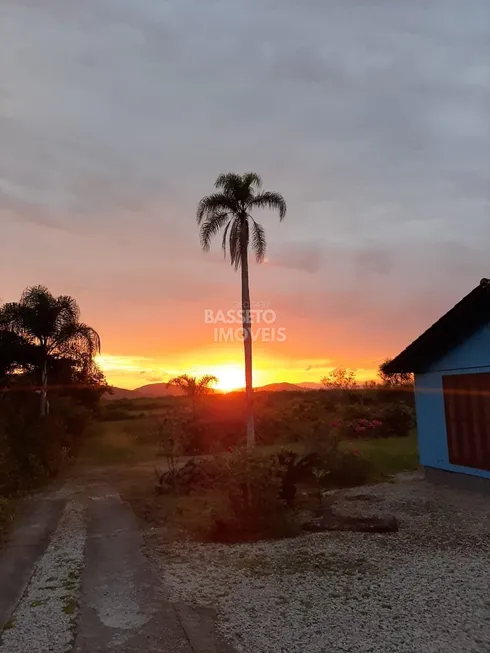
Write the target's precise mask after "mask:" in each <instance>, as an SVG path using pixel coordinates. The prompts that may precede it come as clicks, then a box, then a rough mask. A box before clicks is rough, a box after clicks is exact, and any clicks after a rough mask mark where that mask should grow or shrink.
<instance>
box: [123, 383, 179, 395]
mask: <svg viewBox="0 0 490 653" xmlns="http://www.w3.org/2000/svg"><path fill="white" fill-rule="evenodd" d="M134 392H136V393H138V396H140V397H181V396H182V395H183V394H184V392H183V390H182V388H179V387H178V386H176V385H169V386H167V384H166V383H148V384H147V385H142V386H141V387H140V388H136V390H134Z"/></svg>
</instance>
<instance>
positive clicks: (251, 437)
mask: <svg viewBox="0 0 490 653" xmlns="http://www.w3.org/2000/svg"><path fill="white" fill-rule="evenodd" d="M241 272H242V323H243V347H244V350H245V401H246V408H245V410H246V418H247V449H253V447H254V446H255V428H254V413H253V385H252V324H251V319H250V288H249V280H248V248H247V246H246V245H245V246H243V245H242V254H241Z"/></svg>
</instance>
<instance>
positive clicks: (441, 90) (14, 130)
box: [0, 0, 490, 388]
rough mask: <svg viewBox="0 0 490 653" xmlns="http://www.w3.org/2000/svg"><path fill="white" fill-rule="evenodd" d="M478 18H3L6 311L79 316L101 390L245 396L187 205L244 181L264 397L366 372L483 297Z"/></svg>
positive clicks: (12, 1)
mask: <svg viewBox="0 0 490 653" xmlns="http://www.w3.org/2000/svg"><path fill="white" fill-rule="evenodd" d="M489 108H490V5H489V3H488V0H467V1H466V2H463V0H412V1H408V0H362V1H361V0H335V1H334V0H301V1H300V0H84V1H83V2H80V0H43V1H42V2H41V1H40V0H2V1H1V2H0V143H1V147H0V225H1V228H0V243H1V255H0V299H1V300H2V301H11V300H15V299H18V298H19V295H20V293H21V291H22V290H23V288H24V287H26V286H28V285H33V284H45V285H47V286H48V287H49V288H50V289H51V290H52V292H53V293H55V294H71V295H73V296H74V297H76V298H77V300H78V301H79V303H80V305H81V309H82V318H83V320H84V321H86V322H88V323H89V324H91V325H92V326H93V327H95V328H96V329H97V330H98V331H99V333H100V335H101V337H102V345H103V352H102V356H101V358H100V363H101V365H102V367H103V369H104V370H105V372H106V374H107V377H108V379H109V381H110V382H111V383H113V384H115V385H118V386H122V387H129V388H134V387H137V386H139V385H143V384H145V383H150V382H156V381H165V380H168V379H169V378H170V377H171V376H174V375H176V374H179V373H182V372H187V373H196V374H201V373H214V374H216V375H217V376H219V377H220V380H221V387H232V386H236V385H242V384H243V381H242V376H243V372H242V365H243V353H242V345H241V343H240V342H235V343H224V342H215V341H214V327H215V325H213V324H207V323H205V319H204V315H205V310H206V309H207V310H212V311H218V310H223V311H227V310H229V309H236V308H238V306H237V302H238V301H239V300H240V278H239V275H238V274H237V273H236V272H235V271H234V270H233V268H232V267H231V266H230V265H229V263H227V262H224V261H223V256H222V253H221V251H220V239H219V238H218V239H217V241H216V244H215V247H214V249H213V250H212V252H210V253H208V254H205V253H203V252H202V251H201V250H200V245H199V238H198V231H197V226H196V222H195V208H196V204H197V202H198V201H199V199H200V198H201V196H202V195H204V194H207V193H209V192H211V191H212V189H213V182H214V180H215V178H216V176H217V174H219V173H221V172H226V171H237V172H244V171H247V170H254V171H256V172H258V173H260V174H261V175H262V177H263V178H264V184H265V186H266V188H269V189H271V190H276V191H279V192H281V193H282V194H283V195H284V197H285V198H286V200H287V203H288V214H287V217H286V219H285V221H284V222H283V223H282V224H279V221H278V218H277V215H274V214H272V213H271V214H269V213H267V212H264V213H263V214H260V215H258V216H257V217H258V218H259V221H260V222H261V223H262V224H263V225H264V227H265V228H266V233H267V238H268V252H267V257H268V261H267V262H266V263H264V264H262V265H256V264H255V263H254V264H253V265H252V266H251V299H252V302H255V303H256V304H260V305H261V306H263V307H267V308H268V309H269V310H271V311H274V314H275V318H276V320H275V322H274V324H272V325H270V326H271V327H275V328H276V329H277V328H279V327H281V328H283V329H284V330H285V334H286V339H285V341H284V342H264V341H261V340H260V338H259V339H258V341H257V342H256V345H255V353H254V356H255V383H256V384H259V385H260V384H264V383H270V382H276V381H291V382H294V381H318V380H319V379H320V377H321V376H322V375H324V374H325V373H327V372H328V371H329V370H330V369H332V368H333V367H336V366H343V367H346V366H347V367H353V368H356V369H358V374H359V377H360V378H367V377H369V376H372V375H374V373H375V372H374V370H375V369H376V367H377V365H378V363H379V362H380V361H381V360H382V359H384V358H385V357H387V356H390V355H394V354H396V353H398V350H399V349H400V348H402V347H404V346H405V345H406V344H408V342H409V341H410V340H412V339H413V338H414V337H416V336H417V335H419V333H420V332H421V331H422V330H423V329H425V328H426V327H427V326H429V325H430V324H431V323H432V322H433V321H434V320H435V319H436V318H438V317H439V316H440V315H441V313H442V312H444V311H445V310H447V309H448V308H449V307H450V306H452V305H453V304H454V303H455V302H456V301H458V300H459V299H460V298H461V297H462V296H463V295H464V294H465V293H466V292H468V291H469V290H471V288H473V287H474V286H475V285H476V284H477V283H478V282H479V280H480V278H481V277H484V276H490V262H489V260H490V211H489V209H490V205H489V204H490V202H489V192H490V191H489V189H490V185H489V176H490V175H489V170H490V117H489Z"/></svg>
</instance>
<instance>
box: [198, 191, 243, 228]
mask: <svg viewBox="0 0 490 653" xmlns="http://www.w3.org/2000/svg"><path fill="white" fill-rule="evenodd" d="M235 208H236V207H235V205H234V204H233V202H232V201H231V200H230V198H229V197H227V196H226V195H224V194H223V193H213V194H212V195H207V196H206V197H203V198H202V200H201V201H200V202H199V204H198V205H197V211H196V219H197V224H201V222H202V221H203V220H204V219H205V218H208V217H210V216H213V215H215V213H228V212H231V211H234V210H235Z"/></svg>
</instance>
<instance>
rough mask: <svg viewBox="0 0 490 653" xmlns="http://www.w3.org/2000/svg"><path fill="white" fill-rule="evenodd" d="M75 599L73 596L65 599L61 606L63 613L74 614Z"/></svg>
mask: <svg viewBox="0 0 490 653" xmlns="http://www.w3.org/2000/svg"><path fill="white" fill-rule="evenodd" d="M77 605H78V604H77V601H76V599H74V598H69V599H67V600H66V601H65V604H64V606H63V612H64V613H65V614H74V613H75V610H76V609H77Z"/></svg>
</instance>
